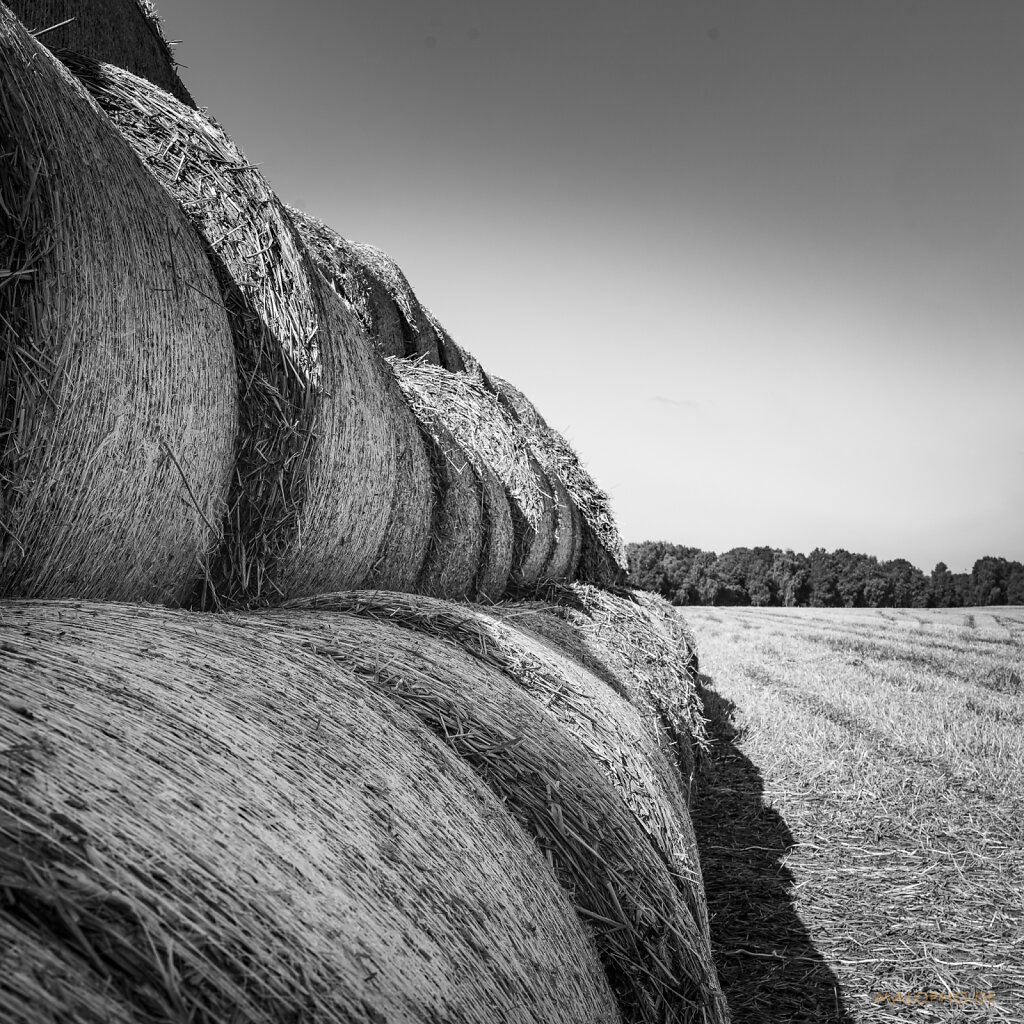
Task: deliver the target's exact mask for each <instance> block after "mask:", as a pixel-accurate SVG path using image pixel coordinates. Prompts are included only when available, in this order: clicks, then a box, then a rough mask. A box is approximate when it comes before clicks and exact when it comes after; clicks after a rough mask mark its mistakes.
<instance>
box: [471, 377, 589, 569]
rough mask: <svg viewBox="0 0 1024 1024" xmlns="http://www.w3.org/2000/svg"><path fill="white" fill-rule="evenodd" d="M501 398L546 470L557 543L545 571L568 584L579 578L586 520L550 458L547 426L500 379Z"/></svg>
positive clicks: (496, 383)
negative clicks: (553, 504)
mask: <svg viewBox="0 0 1024 1024" xmlns="http://www.w3.org/2000/svg"><path fill="white" fill-rule="evenodd" d="M491 380H492V381H493V382H494V387H495V388H496V389H497V393H498V396H499V397H500V398H501V399H502V401H503V402H504V403H505V405H506V406H507V407H508V408H509V409H511V410H512V412H513V413H514V415H515V416H516V418H517V419H518V420H519V422H520V423H521V424H522V427H523V430H524V432H525V433H526V438H527V441H528V442H529V444H530V450H531V451H532V452H533V454H534V456H535V457H536V459H537V461H538V462H539V463H540V464H541V466H543V467H544V472H545V473H547V475H548V480H549V481H550V482H551V490H552V495H553V497H554V500H555V543H554V545H553V547H552V551H551V557H550V559H549V561H548V564H547V566H546V567H545V570H544V578H545V579H548V580H558V581H563V580H565V581H569V580H572V579H573V578H574V577H575V575H576V570H577V568H578V567H579V562H580V555H581V552H582V548H583V519H582V516H581V515H580V510H579V509H578V508H577V507H576V502H575V501H573V499H572V497H571V496H570V494H569V492H568V490H567V489H566V486H565V484H564V483H563V482H562V479H561V477H560V476H559V464H558V463H557V462H556V460H555V459H554V458H552V455H551V444H550V442H549V441H548V439H547V431H548V426H547V424H546V423H545V422H544V420H543V419H542V418H541V416H540V413H538V412H537V410H536V409H535V408H534V407H533V405H532V404H531V403H530V402H529V401H528V400H527V398H526V396H525V395H524V394H523V393H522V392H521V391H519V390H518V389H517V388H514V387H513V386H512V385H511V384H509V382H508V381H506V380H503V379H502V378H501V377H492V378H491Z"/></svg>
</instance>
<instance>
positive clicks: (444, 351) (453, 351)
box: [422, 306, 479, 373]
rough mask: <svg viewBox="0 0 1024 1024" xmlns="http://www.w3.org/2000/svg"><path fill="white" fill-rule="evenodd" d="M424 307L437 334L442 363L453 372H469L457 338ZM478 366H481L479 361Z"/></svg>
mask: <svg viewBox="0 0 1024 1024" xmlns="http://www.w3.org/2000/svg"><path fill="white" fill-rule="evenodd" d="M422 308H423V314H424V316H426V318H427V320H428V322H429V323H430V326H431V327H433V328H434V334H436V335H437V351H438V355H439V357H440V359H441V365H442V366H443V367H444V368H445V369H446V370H449V371H450V372H452V373H465V372H467V370H469V368H470V367H469V365H468V364H467V361H466V357H465V353H464V352H463V351H462V349H461V348H459V346H458V345H456V344H455V339H454V338H453V337H452V336H451V335H450V334H449V333H448V332H447V331H446V330H445V329H444V327H443V326H442V325H441V321H440V320H438V319H437V317H436V316H434V314H433V313H431V312H430V310H429V309H427V307H426V306H423V307H422ZM470 361H472V360H470ZM477 366H478V367H479V363H478V364H477Z"/></svg>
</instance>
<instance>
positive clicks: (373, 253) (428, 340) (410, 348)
mask: <svg viewBox="0 0 1024 1024" xmlns="http://www.w3.org/2000/svg"><path fill="white" fill-rule="evenodd" d="M346 244H347V247H348V248H347V252H348V254H350V258H351V260H352V261H353V262H354V263H355V264H356V266H357V267H358V268H359V270H360V272H361V273H362V274H366V275H368V276H369V277H371V278H373V279H375V280H376V281H377V282H378V283H379V284H380V285H381V287H382V288H383V289H384V291H385V292H386V293H387V294H388V295H389V296H390V297H391V300H392V301H393V302H394V303H395V305H396V306H398V311H399V313H400V314H401V323H402V336H403V337H404V339H405V352H404V353H403V354H404V355H405V356H407V357H410V358H414V357H419V358H421V359H423V360H425V361H426V362H428V363H434V364H439V363H440V361H441V358H440V354H439V352H438V348H437V335H436V334H435V333H434V327H433V325H432V324H431V322H430V320H429V319H428V318H427V316H426V314H425V313H424V311H423V307H422V306H421V305H420V303H419V300H418V299H417V298H416V293H415V292H414V291H413V290H412V287H411V286H410V284H409V282H408V280H407V279H406V276H405V274H403V273H402V268H401V267H399V265H398V264H397V263H396V262H395V261H394V260H393V259H392V258H391V257H390V256H389V255H388V254H387V253H386V252H383V251H382V250H380V249H378V248H377V247H376V246H373V245H367V244H366V243H365V242H347V243H346Z"/></svg>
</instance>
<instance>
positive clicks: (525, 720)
mask: <svg viewBox="0 0 1024 1024" xmlns="http://www.w3.org/2000/svg"><path fill="white" fill-rule="evenodd" d="M252 618H253V619H254V620H259V621H265V622H268V623H274V624H277V623H280V624H282V625H284V624H287V625H288V626H289V627H291V628H294V629H296V630H299V631H303V632H306V633H307V635H308V638H309V639H308V646H309V649H310V650H311V651H315V652H316V653H317V654H318V655H319V656H320V657H322V658H323V659H324V661H325V663H327V664H330V663H334V662H337V663H338V664H343V665H351V666H353V667H354V668H355V670H356V671H358V672H363V673H365V674H366V676H367V678H368V679H370V680H371V682H372V685H373V687H374V689H375V690H376V691H377V692H379V693H381V694H384V695H387V696H389V697H390V698H391V699H392V700H394V702H395V703H396V705H397V706H399V707H401V708H402V709H404V710H406V711H409V712H411V713H412V714H414V715H416V716H417V717H418V718H419V719H420V720H421V721H422V722H423V723H424V724H425V725H427V726H429V727H430V728H431V729H432V730H433V731H434V732H435V734H436V735H437V736H438V737H439V738H440V739H442V740H443V741H444V742H445V743H446V744H447V745H448V746H449V747H450V748H451V749H452V750H453V751H455V752H456V753H457V754H459V756H460V757H462V758H463V760H465V761H466V763H467V764H468V765H470V766H471V767H472V768H473V769H474V771H475V772H476V773H477V774H478V775H479V777H480V778H481V779H482V780H484V781H485V782H486V783H487V784H488V785H489V786H490V787H491V789H492V790H493V791H494V793H495V794H496V795H497V796H499V797H500V798H501V800H502V802H503V803H504V804H505V806H506V807H507V808H508V810H509V812H510V813H511V814H513V815H514V816H515V817H516V819H517V820H518V821H519V822H520V824H521V825H522V827H523V828H524V829H526V830H527V831H528V832H529V833H531V834H532V835H533V836H534V838H535V839H536V841H537V843H538V844H539V846H540V848H541V849H542V851H543V852H544V854H545V856H546V857H547V858H548V859H549V862H550V863H551V866H552V869H553V871H554V873H555V875H556V877H557V878H558V879H559V880H560V882H561V883H562V885H563V886H564V887H565V889H566V891H567V892H568V893H570V894H571V895H572V898H573V899H574V901H575V904H576V907H577V911H578V913H579V915H580V919H581V921H582V922H584V923H585V924H586V925H587V926H588V927H589V928H590V930H591V934H592V936H593V940H594V942H595V944H596V946H597V950H598V953H599V955H600V957H601V961H602V964H603V965H604V968H605V972H606V974H607V977H608V980H609V983H610V985H611V988H612V990H613V991H614V992H615V995H616V998H617V1000H618V1003H619V1010H620V1012H621V1014H622V1018H623V1020H624V1021H634V1022H644V1024H648V1022H650V1024H654V1022H656V1021H657V1022H662V1024H668V1022H675V1021H679V1022H683V1021H687V1022H689V1021H696V1020H707V1021H722V1022H724V1021H725V1020H726V1019H727V1017H726V1011H725V1008H724V1002H723V1001H722V999H721V996H720V991H719V989H718V984H717V979H716V976H715V970H714V966H713V964H712V962H711V959H710V953H709V951H708V948H707V943H706V941H705V938H704V937H702V935H701V928H700V925H699V924H698V923H697V922H696V921H695V920H694V918H693V915H692V914H691V913H690V910H689V908H688V906H687V903H686V901H685V900H684V899H683V897H682V894H681V893H680V891H679V887H678V886H677V884H676V880H675V878H674V877H673V875H672V873H671V872H670V870H669V869H668V867H667V866H666V863H665V860H664V859H663V857H662V856H661V855H660V854H659V852H658V851H657V850H656V849H655V847H654V845H653V844H652V842H651V840H650V838H649V837H648V835H647V833H646V832H645V830H644V829H643V828H641V826H640V825H639V824H638V822H637V820H636V818H635V817H634V816H633V814H632V813H630V811H629V809H628V808H627V807H626V805H625V803H624V802H623V800H622V798H621V796H620V795H619V793H618V792H616V789H615V787H614V786H613V785H612V784H611V782H609V780H608V778H606V776H605V774H604V773H603V772H602V770H601V769H600V768H599V767H598V765H597V764H596V763H595V762H594V760H593V759H592V757H591V755H590V753H588V751H587V749H586V748H585V747H584V746H583V745H582V744H581V743H580V742H579V741H578V740H577V739H576V738H575V737H573V736H572V735H570V733H569V732H567V731H566V730H565V729H564V728H563V727H562V726H561V725H560V724H559V721H558V720H557V718H556V717H554V716H553V715H552V714H551V713H550V712H549V711H548V710H546V709H545V707H544V705H543V703H542V702H541V701H540V700H538V699H536V698H535V697H533V696H531V695H530V694H528V693H526V692H524V690H523V689H522V688H521V687H520V686H518V685H516V684H515V683H513V682H512V680H511V679H510V678H509V676H508V675H507V674H506V673H505V672H504V671H502V670H501V669H500V668H498V667H496V666H495V665H493V664H492V663H489V662H488V661H487V660H486V659H484V658H480V657H477V656H476V655H471V654H469V653H467V652H466V651H465V650H463V649H461V648H460V647H458V646H456V645H454V644H452V643H451V642H448V641H446V640H441V639H439V638H437V637H435V636H430V635H427V634H424V633H419V632H413V631H410V630H408V629H404V628H402V627H400V626H397V625H395V624H393V623H390V622H388V621H387V617H386V615H383V616H381V617H377V614H375V613H374V614H369V615H362V614H358V613H355V612H346V613H335V612H325V611H320V610H302V609H298V608H293V607H289V608H287V609H275V610H271V611H265V612H261V613H259V614H258V615H257V614H254V615H253V616H252ZM381 651H386V652H387V654H386V656H382V655H381V654H380V653H379V652H381ZM702 1015H703V1016H702Z"/></svg>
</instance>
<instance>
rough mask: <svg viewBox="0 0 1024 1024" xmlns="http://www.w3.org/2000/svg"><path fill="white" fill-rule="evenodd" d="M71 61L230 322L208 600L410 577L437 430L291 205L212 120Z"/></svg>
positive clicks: (426, 508) (426, 519) (407, 581)
mask: <svg viewBox="0 0 1024 1024" xmlns="http://www.w3.org/2000/svg"><path fill="white" fill-rule="evenodd" d="M67 61H68V64H69V66H70V67H71V69H72V71H73V72H74V73H75V74H76V75H77V76H78V77H79V79H80V80H81V81H82V83H83V84H84V85H85V86H86V88H87V89H89V91H90V92H91V93H92V94H93V96H94V97H95V98H96V99H97V100H98V102H99V103H100V106H101V107H102V108H103V109H104V110H105V111H106V112H107V114H108V115H109V116H110V117H111V119H112V120H113V121H114V123H115V124H116V125H117V127H118V128H119V129H120V130H121V132H122V133H123V135H124V137H125V138H126V139H127V140H128V142H129V143H130V145H131V146H132V147H133V148H134V149H135V150H136V152H137V153H138V154H139V155H140V156H141V157H142V158H143V159H144V161H145V162H146V163H147V165H148V166H149V168H150V170H152V171H153V173H154V174H155V175H156V177H157V179H158V180H159V181H160V182H161V183H162V184H163V185H164V187H165V188H166V189H167V190H168V191H169V192H170V194H171V195H172V196H173V197H174V198H175V199H177V200H178V202H179V203H181V205H182V208H183V209H184V210H185V211H186V213H187V214H188V216H189V217H190V219H191V220H192V222H193V224H194V225H195V227H196V228H197V229H198V231H199V233H200V234H201V235H202V237H203V238H204V239H205V241H206V244H207V247H208V252H209V256H210V259H211V261H212V262H213V265H214V268H215V270H216V271H217V276H218V280H219V282H220V292H221V295H222V296H223V301H224V305H225V307H226V308H227V310H228V313H229V316H230V319H231V325H232V334H233V337H234V342H235V348H236V352H237V357H238V364H239V383H240V390H241V409H242V412H241V430H240V435H239V445H238V451H237V453H236V464H237V467H238V469H237V472H236V476H235V480H234V483H233V486H232V494H231V498H230V503H231V508H230V512H229V515H228V520H227V529H226V539H225V543H224V545H223V546H222V549H221V552H220V555H219V557H218V559H217V561H216V564H215V566H214V572H213V577H212V584H211V590H210V591H208V592H207V593H206V594H205V595H204V600H205V602H206V603H208V604H209V603H226V604H266V603H272V602H274V601H276V600H279V599H280V598H282V597H284V596H298V595H300V594H310V593H316V592H318V591H321V590H325V589H342V588H346V587H356V586H360V585H361V584H363V583H365V582H367V581H368V580H371V579H372V580H374V581H375V582H376V583H377V584H380V585H383V584H387V585H390V586H406V585H411V584H412V582H413V581H415V579H416V576H417V575H418V574H419V570H420V567H421V566H422V564H423V559H424V557H425V555H426V546H427V541H428V536H427V530H428V528H429V523H430V516H431V505H430V502H431V490H430V470H429V464H428V462H427V457H426V451H425V450H424V448H423V442H422V438H421V437H420V434H419V431H418V429H417V426H416V422H415V419H414V417H413V415H412V412H411V410H410V409H409V408H408V406H407V404H406V402H405V400H404V399H403V397H402V394H401V392H400V391H399V389H398V387H397V385H396V384H395V381H394V379H393V375H392V374H391V373H390V371H389V370H388V368H387V366H386V364H385V363H384V362H383V360H382V359H381V358H380V357H379V356H378V355H377V353H376V352H374V351H373V348H372V346H371V345H370V343H369V341H368V339H367V338H366V335H365V334H364V333H363V331H362V329H361V328H360V326H359V324H358V322H357V321H356V319H355V317H354V315H353V314H352V313H351V312H350V311H349V310H348V309H347V308H346V307H345V304H344V303H343V302H342V300H341V299H340V298H339V297H338V296H337V295H336V294H335V293H334V292H333V291H332V290H331V288H330V286H329V285H328V284H327V282H326V281H325V280H324V278H323V277H322V276H321V275H320V274H319V273H318V272H317V270H316V268H315V267H314V266H313V265H312V263H311V262H310V260H309V257H308V255H307V252H306V249H305V247H304V245H303V244H302V241H301V239H300V238H299V236H298V234H297V233H296V231H295V228H294V225H293V224H292V220H291V218H290V217H289V216H288V214H287V213H286V211H285V209H284V207H283V206H282V205H281V202H280V201H279V200H278V198H277V196H276V195H275V194H274V192H273V191H272V190H271V188H270V186H269V185H268V183H267V181H266V180H265V179H264V177H263V176H262V174H260V172H259V171H258V170H257V169H256V168H255V167H254V166H253V165H251V164H249V163H248V162H247V161H246V160H245V158H244V157H243V156H242V154H241V153H240V152H239V151H238V149H237V148H236V147H235V146H234V144H233V143H232V142H231V141H230V140H229V139H228V137H227V136H226V135H225V134H224V132H223V131H221V129H220V128H218V127H217V126H216V125H215V124H213V123H212V122H211V121H209V120H208V119H207V118H206V117H205V116H203V115H202V114H200V113H198V112H197V111H194V110H190V109H188V108H187V107H185V106H183V105H182V104H180V103H178V102H177V100H175V99H174V98H173V97H171V96H169V95H168V94H167V93H164V92H162V91H161V90H159V89H157V88H155V87H154V86H152V85H150V84H149V83H147V82H144V81H143V80H142V79H139V78H136V77H135V76H133V75H130V74H129V73H128V72H126V71H122V70H121V69H119V68H115V67H113V66H111V65H109V64H97V63H96V62H94V61H88V60H85V59H83V58H78V57H67Z"/></svg>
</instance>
